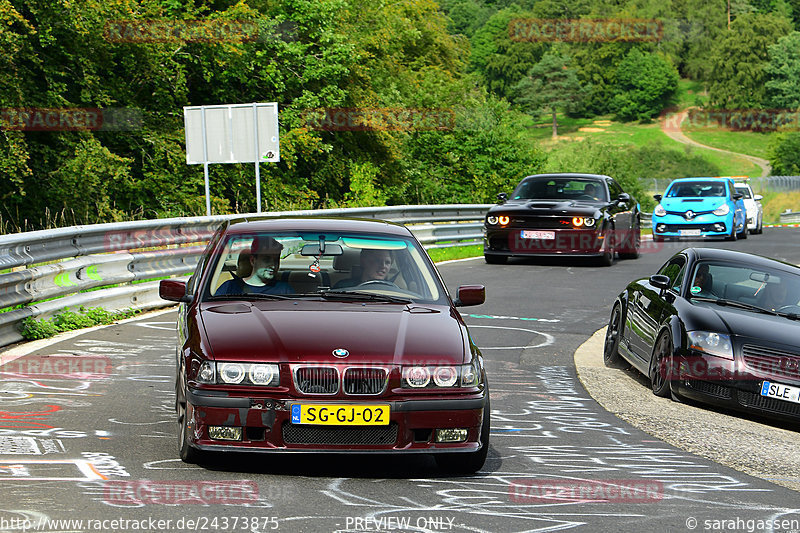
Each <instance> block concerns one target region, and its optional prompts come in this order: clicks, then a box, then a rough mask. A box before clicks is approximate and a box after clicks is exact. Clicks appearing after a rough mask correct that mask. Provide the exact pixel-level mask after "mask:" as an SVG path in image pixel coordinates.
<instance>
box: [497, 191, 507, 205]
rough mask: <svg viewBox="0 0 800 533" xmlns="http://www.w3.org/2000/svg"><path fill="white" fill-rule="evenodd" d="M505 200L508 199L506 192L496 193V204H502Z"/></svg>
mask: <svg viewBox="0 0 800 533" xmlns="http://www.w3.org/2000/svg"><path fill="white" fill-rule="evenodd" d="M506 200H508V194H506V193H504V192H501V193H500V194H498V195H497V203H498V204H504V203H506Z"/></svg>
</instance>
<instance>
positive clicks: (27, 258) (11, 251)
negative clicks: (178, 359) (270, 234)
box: [0, 204, 494, 346]
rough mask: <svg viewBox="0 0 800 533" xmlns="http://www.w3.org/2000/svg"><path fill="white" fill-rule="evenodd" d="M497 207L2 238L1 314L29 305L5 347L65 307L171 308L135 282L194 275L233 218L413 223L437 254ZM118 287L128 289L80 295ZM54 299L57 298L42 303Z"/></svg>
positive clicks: (13, 319)
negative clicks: (27, 326)
mask: <svg viewBox="0 0 800 533" xmlns="http://www.w3.org/2000/svg"><path fill="white" fill-rule="evenodd" d="M492 205H494V204H454V205H435V206H410V205H403V206H390V207H360V208H350V209H319V210H306V211H282V212H273V213H264V214H261V215H254V214H249V215H224V216H215V217H192V218H171V219H161V220H142V221H135V222H118V223H109V224H95V225H90V226H73V227H69V228H59V229H54V230H43V231H32V232H27V233H16V234H13V235H3V236H0V269H4V270H8V269H10V270H11V271H10V272H7V273H3V274H0V308H5V307H13V306H20V305H21V306H22V307H21V308H19V309H14V310H11V311H7V312H5V313H0V346H7V345H9V344H12V343H15V342H19V341H21V340H23V338H22V335H21V334H20V332H19V325H20V323H21V322H22V321H23V320H25V319H26V318H28V317H35V318H47V317H50V316H52V315H54V314H56V313H58V312H60V311H62V310H64V309H65V308H77V307H80V306H90V305H91V306H94V307H97V306H100V307H104V308H106V309H127V308H133V309H141V310H147V309H154V308H157V307H163V306H167V305H172V304H171V303H170V302H166V301H164V300H161V299H160V298H159V297H158V282H157V281H155V282H146V283H137V284H130V283H131V282H132V281H136V280H143V279H152V278H158V277H163V276H173V275H186V274H190V273H191V272H192V271H193V270H194V268H195V266H196V265H197V261H198V259H199V257H200V255H201V254H202V252H203V249H204V247H205V243H206V242H207V241H208V240H209V239H210V238H211V236H212V235H213V233H214V231H216V229H217V228H218V227H219V225H220V224H221V223H222V222H223V221H225V220H228V219H232V218H243V217H244V218H250V217H263V216H287V215H292V216H347V217H362V218H374V219H382V220H389V221H392V222H399V223H402V224H405V225H407V226H408V227H409V229H410V230H411V231H412V233H414V235H415V236H416V237H417V239H418V240H419V241H420V243H422V244H423V246H425V247H426V248H436V247H445V246H457V245H469V244H479V243H481V242H482V239H483V231H482V227H483V217H484V215H485V213H486V211H487V210H488V209H489V208H490V207H491V206H492ZM148 248H150V249H151V250H146V249H148ZM52 261H55V262H52ZM49 262H52V263H49ZM42 263H49V264H42ZM115 284H124V285H122V286H119V287H112V288H105V289H100V290H96V291H91V292H80V291H84V290H86V289H95V288H98V287H108V286H109V285H115ZM48 298H56V299H52V300H48V301H43V300H47V299H48Z"/></svg>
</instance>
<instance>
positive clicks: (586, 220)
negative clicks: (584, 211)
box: [583, 217, 595, 228]
mask: <svg viewBox="0 0 800 533" xmlns="http://www.w3.org/2000/svg"><path fill="white" fill-rule="evenodd" d="M594 223H595V220H594V218H592V217H586V218H584V219H583V225H584V226H586V227H587V228H591V227H592V226H594Z"/></svg>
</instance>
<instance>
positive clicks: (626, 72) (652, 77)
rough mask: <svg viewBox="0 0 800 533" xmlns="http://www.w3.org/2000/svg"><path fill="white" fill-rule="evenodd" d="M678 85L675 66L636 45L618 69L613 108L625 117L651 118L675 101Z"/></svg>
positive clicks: (636, 118)
mask: <svg viewBox="0 0 800 533" xmlns="http://www.w3.org/2000/svg"><path fill="white" fill-rule="evenodd" d="M677 88H678V71H677V70H676V69H675V67H674V66H672V65H671V64H669V63H668V62H667V61H665V60H664V59H662V58H660V57H658V56H657V55H655V54H651V53H647V52H642V51H641V50H639V49H638V48H634V49H632V50H631V51H630V52H628V55H626V56H625V59H624V60H623V61H622V63H620V65H619V68H618V69H617V84H616V92H617V94H616V95H615V96H614V100H613V102H612V103H611V108H612V109H613V110H614V112H615V113H616V114H617V116H618V117H619V118H621V119H622V120H641V121H645V120H650V119H652V118H653V117H654V116H656V115H658V114H659V113H660V112H661V111H662V110H663V109H664V108H665V107H667V106H668V105H669V104H670V103H671V100H672V98H673V96H674V94H675V91H676V90H677Z"/></svg>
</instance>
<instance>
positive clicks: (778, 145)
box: [769, 131, 800, 176]
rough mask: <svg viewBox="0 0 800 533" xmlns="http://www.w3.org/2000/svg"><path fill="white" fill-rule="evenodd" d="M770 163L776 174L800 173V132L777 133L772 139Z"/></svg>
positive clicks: (789, 174) (791, 174)
mask: <svg viewBox="0 0 800 533" xmlns="http://www.w3.org/2000/svg"><path fill="white" fill-rule="evenodd" d="M769 163H770V165H772V173H773V174H774V175H776V176H797V175H800V132H796V131H786V132H780V133H776V134H775V135H773V136H772V139H770V144H769Z"/></svg>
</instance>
